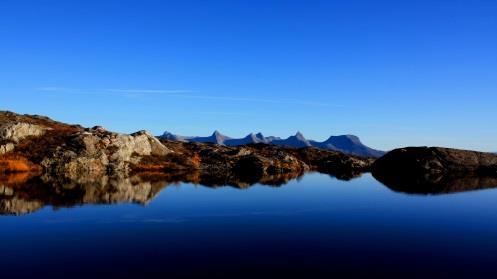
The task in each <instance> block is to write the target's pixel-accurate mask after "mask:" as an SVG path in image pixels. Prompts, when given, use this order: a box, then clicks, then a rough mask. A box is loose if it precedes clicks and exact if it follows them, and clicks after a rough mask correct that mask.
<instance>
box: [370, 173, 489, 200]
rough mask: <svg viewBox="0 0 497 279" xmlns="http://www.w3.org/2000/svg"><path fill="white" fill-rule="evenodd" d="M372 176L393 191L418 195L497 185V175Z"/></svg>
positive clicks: (462, 190)
mask: <svg viewBox="0 0 497 279" xmlns="http://www.w3.org/2000/svg"><path fill="white" fill-rule="evenodd" d="M373 177H374V178H375V179H376V180H378V181H379V182H381V183H382V184H383V185H385V186H386V187H388V188H389V189H391V190H392V191H395V192H401V193H406V194H419V195H442V194H450V193H461V192H468V191H476V190H484V189H492V188H496V187H497V177H495V176H494V177H492V176H482V175H478V174H468V175H466V176H461V175H455V174H445V175H444V174H425V175H418V176H414V175H406V174H403V175H401V174H397V175H385V174H383V173H375V172H373Z"/></svg>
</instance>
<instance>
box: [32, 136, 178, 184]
mask: <svg viewBox="0 0 497 279" xmlns="http://www.w3.org/2000/svg"><path fill="white" fill-rule="evenodd" d="M171 152H172V151H171V150H169V149H168V148H166V147H165V146H164V145H163V144H162V143H161V142H160V141H159V140H157V139H156V138H155V137H154V136H152V135H151V134H150V133H148V132H146V131H140V132H137V133H134V134H131V135H124V134H117V133H112V132H108V131H106V130H105V129H103V128H101V127H95V128H93V129H86V130H85V131H82V132H79V133H75V134H73V135H72V136H71V137H70V138H69V139H68V142H67V144H66V146H65V147H59V148H57V150H56V151H55V152H54V153H53V155H52V156H48V157H46V158H44V159H43V161H42V162H41V165H42V166H43V167H44V168H45V169H46V170H50V171H51V172H52V173H57V174H62V175H65V176H66V177H68V178H72V179H74V178H75V177H80V176H82V175H83V174H88V175H96V176H98V175H104V174H115V173H124V174H126V173H127V172H128V171H129V165H130V164H131V163H137V162H139V161H140V159H141V157H142V156H164V155H166V154H169V153H171Z"/></svg>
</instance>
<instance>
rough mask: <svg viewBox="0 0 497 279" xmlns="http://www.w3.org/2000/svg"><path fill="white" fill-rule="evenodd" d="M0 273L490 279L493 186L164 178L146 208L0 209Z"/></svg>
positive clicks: (495, 244)
mask: <svg viewBox="0 0 497 279" xmlns="http://www.w3.org/2000/svg"><path fill="white" fill-rule="evenodd" d="M0 228H1V229H0V239H2V244H1V246H0V252H1V253H0V268H1V269H0V270H1V272H2V274H3V276H5V277H3V278H7V276H9V277H10V276H11V275H16V276H18V277H23V276H29V275H36V276H37V277H38V278H46V277H52V278H54V277H60V278H71V277H86V278H95V277H107V278H111V277H117V276H119V277H121V278H126V277H129V278H139V277H140V276H143V275H147V276H150V277H154V276H156V277H161V278H166V277H168V278H187V277H200V276H202V277H205V278H216V277H225V278H267V277H269V278H278V277H288V276H293V277H302V278H329V277H330V275H341V277H340V278H350V277H357V276H362V277H366V276H368V277H376V278H378V277H380V278H385V277H389V278H432V277H435V278H440V277H452V278H455V277H466V278H494V277H495V276H497V190H494V189H487V190H481V191H470V192H461V193H453V194H443V195H408V194H404V193H399V192H393V191H391V190H390V189H389V188H387V187H385V186H383V185H382V184H380V183H379V182H377V181H376V180H375V179H374V178H373V177H372V176H370V175H364V176H362V177H361V178H358V179H354V180H352V181H340V180H336V179H334V178H332V177H330V176H328V175H322V174H309V175H306V176H304V177H303V178H301V179H300V180H292V181H290V182H289V183H288V184H286V185H283V186H280V187H270V186H263V185H254V186H252V187H250V188H247V189H236V188H232V187H219V188H209V187H203V186H200V185H192V184H177V185H168V186H167V187H165V188H164V189H162V191H160V193H159V194H158V195H157V196H156V197H155V198H154V199H152V200H151V201H150V202H149V203H148V204H147V205H138V204H126V203H124V204H109V205H82V206H77V207H72V208H58V209H54V208H52V207H44V208H42V209H40V210H38V211H35V212H33V213H30V214H25V215H21V216H1V217H0Z"/></svg>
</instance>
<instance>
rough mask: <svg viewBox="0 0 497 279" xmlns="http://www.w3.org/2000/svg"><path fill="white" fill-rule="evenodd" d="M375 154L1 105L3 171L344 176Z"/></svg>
mask: <svg viewBox="0 0 497 279" xmlns="http://www.w3.org/2000/svg"><path fill="white" fill-rule="evenodd" d="M373 161H374V159H372V158H362V157H358V156H352V155H347V154H343V153H341V152H337V151H330V150H322V149H317V148H313V147H306V148H298V149H297V148H287V147H282V146H274V145H267V144H251V145H245V146H236V147H228V146H221V145H215V144H209V143H185V142H177V141H169V140H165V139H161V140H160V139H159V138H156V137H154V136H153V135H151V134H150V133H148V132H146V131H139V132H136V133H133V134H130V135H126V134H119V133H114V132H110V131H107V130H105V129H104V128H102V127H98V126H97V127H93V128H84V127H82V126H79V125H70V124H65V123H61V122H57V121H54V120H51V119H49V118H47V117H43V116H37V115H19V114H16V113H12V112H0V172H2V173H15V172H26V171H28V172H36V173H40V174H42V175H45V176H51V177H57V178H60V177H64V178H66V179H70V180H79V179H80V178H81V177H87V178H88V177H90V178H91V177H99V176H104V175H105V176H120V177H123V176H128V175H130V174H136V173H155V174H167V173H171V172H176V171H186V170H188V171H201V172H204V173H210V174H212V175H216V176H222V175H225V176H236V177H238V178H240V179H241V180H253V181H256V180H260V179H261V178H263V177H265V176H272V175H280V174H285V173H295V174H299V173H304V172H307V171H319V172H323V173H329V174H333V175H336V176H337V177H341V178H344V179H347V178H352V177H354V176H357V175H359V174H360V173H361V172H364V171H368V170H369V168H370V166H371V164H372V162H373Z"/></svg>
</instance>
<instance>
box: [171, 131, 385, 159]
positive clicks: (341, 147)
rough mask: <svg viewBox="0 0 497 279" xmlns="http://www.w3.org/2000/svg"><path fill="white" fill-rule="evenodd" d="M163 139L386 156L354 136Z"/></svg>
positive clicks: (298, 134)
mask: <svg viewBox="0 0 497 279" xmlns="http://www.w3.org/2000/svg"><path fill="white" fill-rule="evenodd" d="M162 138H163V139H167V140H175V141H183V142H204V143H205V142H210V143H215V144H220V145H227V146H238V145H246V144H255V143H265V144H274V145H281V146H288V147H295V148H302V147H316V148H322V149H328V150H335V151H340V152H343V153H347V154H353V155H358V156H364V157H381V156H383V155H384V154H385V152H383V151H380V150H375V149H372V148H369V147H368V146H366V145H364V144H363V143H362V142H361V140H360V139H359V138H358V137H357V136H354V135H341V136H331V137H329V138H328V139H327V140H325V141H323V142H319V141H314V140H307V139H306V138H305V137H304V135H303V134H302V133H301V132H297V133H295V135H293V136H290V137H288V138H286V139H282V138H279V137H273V136H270V137H265V136H264V135H263V134H262V133H257V134H254V133H250V134H248V135H247V136H245V137H243V138H230V137H228V136H225V135H223V134H222V133H221V132H219V131H217V130H216V131H214V132H213V133H212V135H210V136H207V137H185V136H178V135H174V134H172V133H169V132H164V134H163V135H162Z"/></svg>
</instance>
